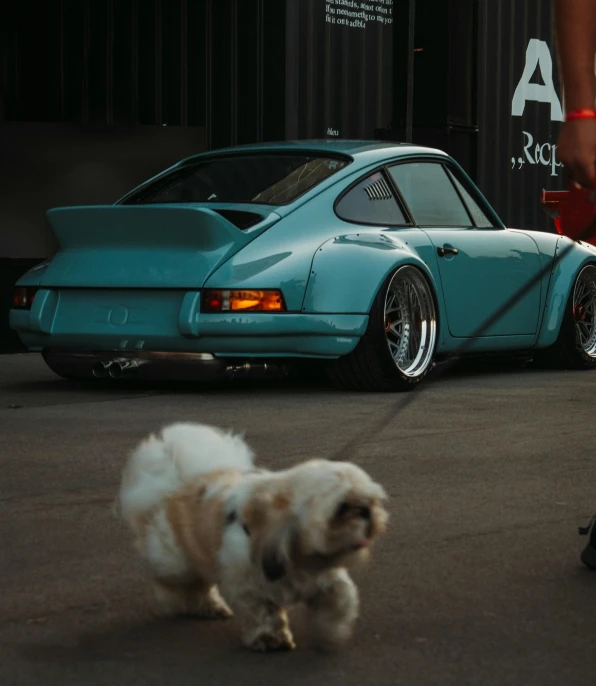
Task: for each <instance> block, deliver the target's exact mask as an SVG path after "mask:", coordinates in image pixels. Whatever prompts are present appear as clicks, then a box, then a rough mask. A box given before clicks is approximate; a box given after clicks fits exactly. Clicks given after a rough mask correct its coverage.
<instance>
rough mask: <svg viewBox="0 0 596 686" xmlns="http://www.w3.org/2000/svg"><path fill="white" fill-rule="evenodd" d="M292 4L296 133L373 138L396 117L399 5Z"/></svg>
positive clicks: (290, 62) (290, 101)
mask: <svg viewBox="0 0 596 686" xmlns="http://www.w3.org/2000/svg"><path fill="white" fill-rule="evenodd" d="M398 2H400V3H401V4H403V0H398ZM287 5H288V19H287V53H286V55H287V56H286V60H287V67H286V84H287V128H286V132H287V136H288V138H325V137H327V136H329V137H340V138H367V139H372V138H373V137H374V132H375V129H376V128H380V127H385V126H387V125H388V124H389V122H390V120H391V108H392V97H393V83H392V74H393V47H392V43H393V4H392V3H391V2H389V1H387V2H385V0H369V2H368V3H366V6H367V7H370V8H372V9H369V10H366V11H364V10H363V9H362V6H361V5H360V3H355V4H354V6H352V5H350V4H349V3H348V4H342V3H338V2H336V0H287Z"/></svg>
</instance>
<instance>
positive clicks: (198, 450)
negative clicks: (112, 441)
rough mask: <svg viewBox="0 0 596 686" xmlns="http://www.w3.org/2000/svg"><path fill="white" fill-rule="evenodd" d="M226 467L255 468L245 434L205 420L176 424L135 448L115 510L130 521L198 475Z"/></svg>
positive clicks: (235, 468) (123, 478)
mask: <svg viewBox="0 0 596 686" xmlns="http://www.w3.org/2000/svg"><path fill="white" fill-rule="evenodd" d="M223 469H234V470H238V471H242V472H244V471H250V470H252V469H253V452H252V450H251V449H250V447H249V446H248V445H247V443H246V442H245V441H244V439H243V438H242V436H239V435H236V434H232V433H226V432H224V431H222V430H221V429H218V428H215V427H211V426H206V425H204V424H173V425H171V426H168V427H166V428H165V429H163V430H162V432H161V434H159V435H158V436H155V435H154V434H152V435H151V436H149V437H148V438H147V439H145V440H144V441H143V442H142V443H141V444H140V445H139V446H137V448H135V450H133V452H132V454H131V456H130V458H129V460H128V463H127V464H126V467H125V469H124V473H123V475H122V483H121V487H120V496H119V499H118V503H117V507H116V511H118V512H119V514H120V515H121V516H122V517H124V519H126V520H128V521H130V520H131V518H134V517H135V516H136V515H139V514H142V513H143V512H147V511H148V510H150V509H151V508H152V507H154V506H155V505H156V504H157V503H159V502H160V501H161V500H163V497H164V496H165V495H167V494H168V493H172V492H174V491H176V490H177V489H179V488H180V487H181V486H183V485H184V484H185V483H187V482H189V481H191V480H192V479H193V478H195V477H196V476H198V475H199V474H205V473H207V472H212V471H219V470H223Z"/></svg>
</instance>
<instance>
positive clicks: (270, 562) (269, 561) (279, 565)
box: [261, 544, 287, 581]
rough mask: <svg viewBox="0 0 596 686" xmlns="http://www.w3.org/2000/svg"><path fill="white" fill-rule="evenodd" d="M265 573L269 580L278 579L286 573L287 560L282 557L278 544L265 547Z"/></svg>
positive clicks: (263, 561) (263, 559)
mask: <svg viewBox="0 0 596 686" xmlns="http://www.w3.org/2000/svg"><path fill="white" fill-rule="evenodd" d="M261 566H262V567H263V573H264V574H265V576H266V577H267V579H268V580H269V581H278V580H279V579H281V578H282V577H284V576H285V575H286V571H287V560H285V559H283V558H282V555H281V551H280V550H279V547H278V546H274V545H272V544H270V545H268V546H266V547H265V550H264V552H263V558H262V560H261Z"/></svg>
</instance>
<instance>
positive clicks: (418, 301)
mask: <svg viewBox="0 0 596 686" xmlns="http://www.w3.org/2000/svg"><path fill="white" fill-rule="evenodd" d="M436 342H437V318H436V310H435V302H434V297H433V292H432V289H431V287H430V285H429V283H428V281H427V280H426V278H425V277H424V276H423V274H422V273H421V272H420V270H418V269H417V268H416V267H413V266H411V265H406V266H403V267H400V268H399V269H397V270H396V271H395V272H393V273H392V274H391V275H390V276H389V277H388V278H387V279H386V281H385V283H384V284H383V286H382V287H381V289H380V290H379V292H378V294H377V296H376V298H375V300H374V302H373V305H372V308H371V310H370V315H369V321H368V327H367V329H366V332H365V334H364V336H363V337H362V338H361V339H360V342H359V343H358V345H357V346H356V348H355V349H354V350H353V351H352V352H351V353H350V354H349V355H346V356H345V357H342V358H340V359H339V360H335V361H334V362H333V363H331V364H330V365H329V366H328V374H329V376H330V378H331V380H332V381H333V382H334V383H335V385H336V386H338V387H340V388H343V389H351V390H359V391H385V392H392V391H393V392H394V391H408V390H411V389H413V388H415V387H416V386H417V385H418V384H419V383H420V382H421V381H422V379H424V377H425V376H426V374H427V373H428V371H429V369H430V368H431V367H432V362H433V356H434V352H435V347H436Z"/></svg>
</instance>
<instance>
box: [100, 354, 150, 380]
mask: <svg viewBox="0 0 596 686" xmlns="http://www.w3.org/2000/svg"><path fill="white" fill-rule="evenodd" d="M144 363H145V360H129V359H127V358H125V357H122V358H118V359H116V360H110V361H109V362H96V363H95V364H94V365H93V376H94V377H95V378H97V379H106V378H107V377H108V376H109V377H111V378H112V379H121V378H122V377H124V376H132V375H133V374H134V373H135V372H136V371H137V369H138V368H139V367H140V366H141V365H142V364H144Z"/></svg>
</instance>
